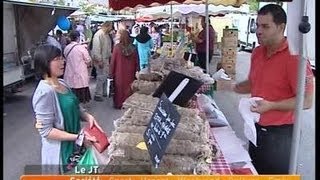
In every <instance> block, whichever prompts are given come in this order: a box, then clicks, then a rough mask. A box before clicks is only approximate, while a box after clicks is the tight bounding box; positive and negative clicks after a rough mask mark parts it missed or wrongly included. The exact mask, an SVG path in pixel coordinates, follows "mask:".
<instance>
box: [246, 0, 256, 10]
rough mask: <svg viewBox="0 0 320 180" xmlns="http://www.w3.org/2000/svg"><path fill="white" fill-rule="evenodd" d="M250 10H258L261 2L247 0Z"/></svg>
mask: <svg viewBox="0 0 320 180" xmlns="http://www.w3.org/2000/svg"><path fill="white" fill-rule="evenodd" d="M247 4H249V9H250V12H257V11H258V10H259V2H258V1H257V0H247Z"/></svg>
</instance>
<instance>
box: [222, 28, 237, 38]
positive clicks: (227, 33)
mask: <svg viewBox="0 0 320 180" xmlns="http://www.w3.org/2000/svg"><path fill="white" fill-rule="evenodd" d="M223 37H235V38H237V39H238V29H223Z"/></svg>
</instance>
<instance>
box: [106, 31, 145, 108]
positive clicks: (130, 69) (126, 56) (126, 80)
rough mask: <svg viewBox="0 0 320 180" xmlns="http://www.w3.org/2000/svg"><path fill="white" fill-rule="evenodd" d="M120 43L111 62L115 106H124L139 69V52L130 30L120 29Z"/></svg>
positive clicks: (115, 48) (116, 46)
mask: <svg viewBox="0 0 320 180" xmlns="http://www.w3.org/2000/svg"><path fill="white" fill-rule="evenodd" d="M119 34H120V39H119V43H118V44H116V45H115V47H114V50H113V53H112V58H111V64H110V75H109V76H110V78H112V79H113V80H114V90H115V93H114V96H113V102H114V107H115V108H117V109H121V108H122V103H123V102H124V101H125V100H126V99H127V98H128V97H129V96H130V95H131V94H132V91H131V84H132V82H133V81H134V79H135V73H136V72H137V71H138V69H139V66H138V58H139V57H138V52H137V50H136V48H135V47H134V45H133V44H132V41H131V39H130V35H129V32H128V31H126V30H120V31H119Z"/></svg>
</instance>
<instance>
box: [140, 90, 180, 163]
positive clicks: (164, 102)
mask: <svg viewBox="0 0 320 180" xmlns="http://www.w3.org/2000/svg"><path fill="white" fill-rule="evenodd" d="M179 122H180V114H179V113H178V111H177V109H176V107H174V106H173V104H172V103H171V102H170V101H169V99H168V98H167V97H166V96H165V95H164V94H163V95H162V96H161V98H160V100H159V102H158V104H157V107H156V109H155V110H154V112H153V115H152V117H151V120H150V122H149V124H148V127H147V129H146V131H145V132H144V134H143V137H144V141H145V143H146V145H147V148H148V151H149V154H150V158H151V161H152V164H153V165H154V166H155V167H156V168H157V167H158V166H159V164H160V161H161V159H162V156H163V155H164V153H165V151H166V148H167V146H168V144H169V143H170V140H171V138H172V135H173V133H174V132H175V130H176V128H177V125H178V123H179Z"/></svg>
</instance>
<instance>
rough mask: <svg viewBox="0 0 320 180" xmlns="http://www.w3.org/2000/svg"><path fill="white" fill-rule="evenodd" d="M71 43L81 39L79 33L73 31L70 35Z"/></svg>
mask: <svg viewBox="0 0 320 180" xmlns="http://www.w3.org/2000/svg"><path fill="white" fill-rule="evenodd" d="M69 37H70V39H71V41H76V40H77V39H78V38H79V37H80V33H79V31H76V30H72V31H71V32H70V34H69Z"/></svg>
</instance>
